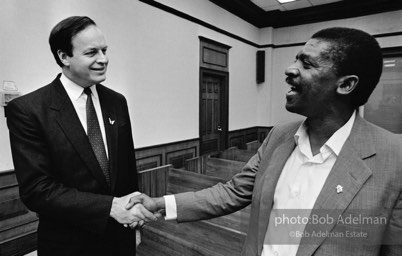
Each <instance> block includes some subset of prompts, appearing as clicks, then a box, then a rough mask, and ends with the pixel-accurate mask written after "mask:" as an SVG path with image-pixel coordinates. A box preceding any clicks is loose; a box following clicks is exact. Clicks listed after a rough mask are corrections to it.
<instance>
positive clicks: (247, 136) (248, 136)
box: [228, 126, 272, 149]
mask: <svg viewBox="0 0 402 256" xmlns="http://www.w3.org/2000/svg"><path fill="white" fill-rule="evenodd" d="M271 129H272V127H262V126H256V127H250V128H245V129H240V130H234V131H230V132H229V145H228V146H229V148H230V147H237V148H239V149H247V143H249V142H252V141H259V142H263V141H264V139H265V137H266V136H267V135H268V133H269V131H270V130H271Z"/></svg>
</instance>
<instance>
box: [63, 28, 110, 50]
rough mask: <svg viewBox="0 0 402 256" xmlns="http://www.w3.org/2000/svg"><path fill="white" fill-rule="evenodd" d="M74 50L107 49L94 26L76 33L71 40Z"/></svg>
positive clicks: (98, 30)
mask: <svg viewBox="0 0 402 256" xmlns="http://www.w3.org/2000/svg"><path fill="white" fill-rule="evenodd" d="M71 43H72V45H73V48H74V49H76V48H77V49H84V48H103V47H107V45H106V40H105V36H104V35H103V33H102V31H101V30H100V29H99V28H98V27H97V26H95V25H91V26H88V27H86V28H85V29H84V30H81V31H80V32H78V33H77V34H76V35H75V36H74V37H73V38H72V40H71Z"/></svg>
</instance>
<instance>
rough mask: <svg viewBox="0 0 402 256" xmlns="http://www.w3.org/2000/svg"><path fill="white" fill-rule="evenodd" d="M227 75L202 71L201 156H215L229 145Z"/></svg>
mask: <svg viewBox="0 0 402 256" xmlns="http://www.w3.org/2000/svg"><path fill="white" fill-rule="evenodd" d="M227 96H228V94H227V74H226V73H224V72H218V71H207V70H201V81H200V140H201V143H200V145H201V154H203V155H205V154H214V153H218V152H220V151H222V150H224V149H225V148H226V145H227V130H228V128H227V127H228V125H227V120H228V117H227V115H228V114H227Z"/></svg>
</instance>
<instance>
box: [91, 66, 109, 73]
mask: <svg viewBox="0 0 402 256" xmlns="http://www.w3.org/2000/svg"><path fill="white" fill-rule="evenodd" d="M91 70H93V71H98V72H103V71H105V70H106V67H101V68H91Z"/></svg>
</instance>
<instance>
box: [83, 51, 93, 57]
mask: <svg viewBox="0 0 402 256" xmlns="http://www.w3.org/2000/svg"><path fill="white" fill-rule="evenodd" d="M95 54H96V51H89V52H87V53H85V55H87V56H94V55H95Z"/></svg>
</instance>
